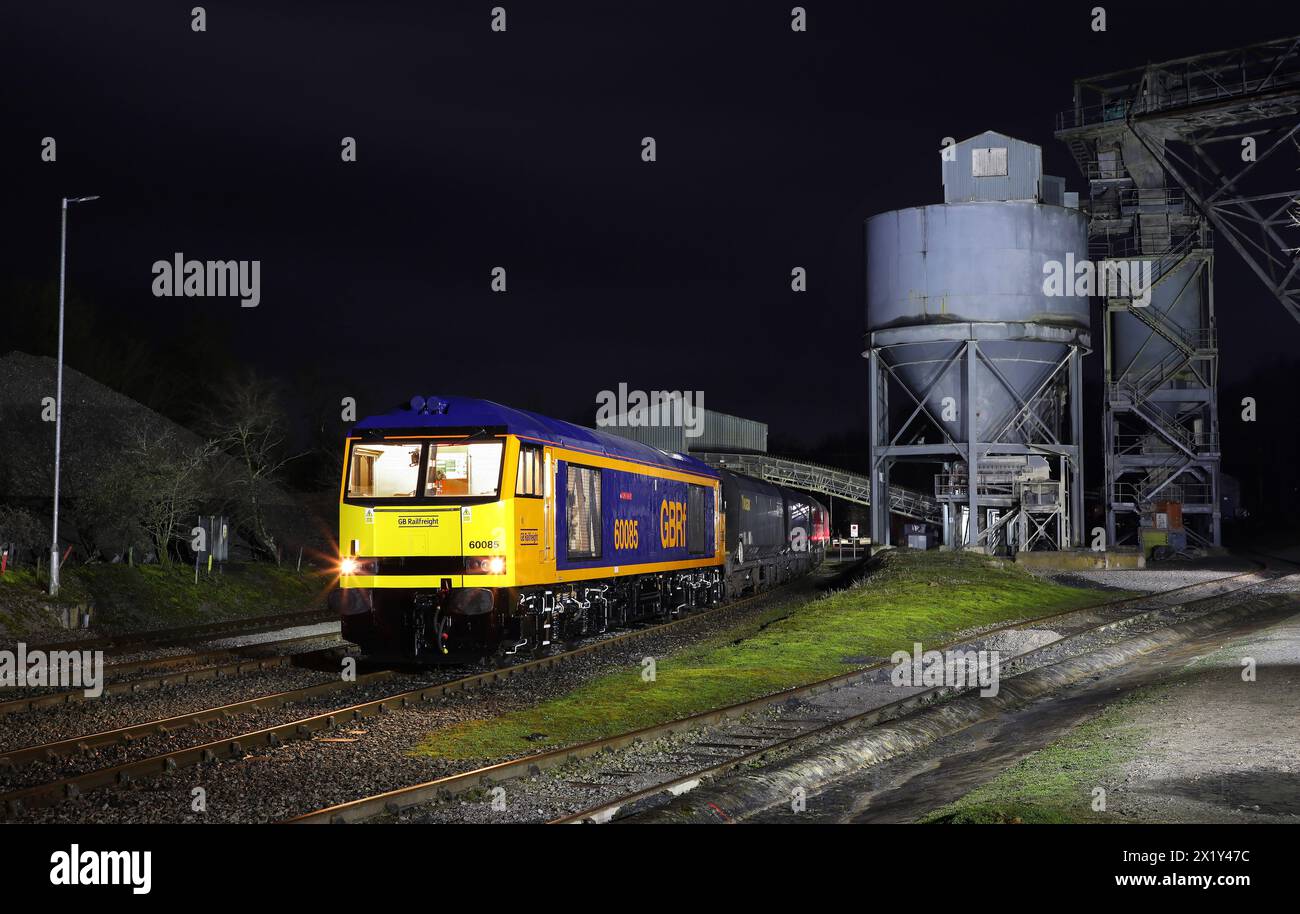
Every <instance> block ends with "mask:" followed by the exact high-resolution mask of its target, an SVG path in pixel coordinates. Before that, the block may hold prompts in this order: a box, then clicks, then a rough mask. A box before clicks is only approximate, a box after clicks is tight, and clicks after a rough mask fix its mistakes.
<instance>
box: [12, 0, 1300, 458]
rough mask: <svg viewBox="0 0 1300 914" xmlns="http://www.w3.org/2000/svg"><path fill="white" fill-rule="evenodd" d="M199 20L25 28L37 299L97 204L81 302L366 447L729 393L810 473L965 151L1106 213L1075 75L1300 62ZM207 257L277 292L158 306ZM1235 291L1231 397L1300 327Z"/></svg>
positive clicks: (537, 19) (29, 240)
mask: <svg viewBox="0 0 1300 914" xmlns="http://www.w3.org/2000/svg"><path fill="white" fill-rule="evenodd" d="M1097 2H1099V0H1097ZM194 5H195V3H194V2H191V0H185V2H133V3H130V4H107V3H101V2H84V3H73V2H64V0H53V2H42V3H30V4H18V3H13V4H7V5H6V6H7V8H6V10H5V14H4V18H5V20H6V21H5V24H4V28H3V29H2V30H0V60H2V61H3V64H2V65H0V66H3V71H4V88H3V91H2V92H0V107H2V109H3V115H2V117H3V123H4V131H3V137H4V143H3V147H4V153H3V154H4V157H5V158H4V166H5V171H6V175H7V178H8V180H7V182H6V192H5V198H4V202H3V204H2V206H0V213H3V231H4V237H3V239H2V240H0V241H2V247H0V250H3V255H2V256H3V273H2V278H3V279H4V280H5V281H6V282H10V283H14V282H18V283H22V282H34V283H51V282H53V281H54V280H55V279H56V278H57V275H58V261H57V254H58V216H59V212H58V201H59V198H60V197H61V196H62V195H64V194H74V195H75V194H90V193H97V194H102V195H103V199H102V200H100V201H98V202H95V203H92V204H88V205H85V206H83V207H81V208H79V209H75V210H74V211H73V219H72V225H73V228H72V232H71V235H70V242H69V244H70V248H69V258H70V259H69V264H70V270H69V283H70V288H71V290H72V292H73V294H74V295H75V296H77V297H78V298H79V299H80V300H83V301H85V302H88V303H89V305H88V307H90V308H92V309H93V312H94V314H95V315H96V318H95V319H96V321H97V325H98V326H99V327H102V328H105V330H106V332H107V330H108V329H109V328H111V330H112V332H113V333H114V334H120V335H122V336H125V337H128V338H130V339H133V340H137V341H140V342H142V343H143V344H145V345H146V347H147V351H152V347H156V349H157V351H158V352H160V353H161V352H165V351H167V350H169V349H171V348H173V347H175V346H178V345H180V344H181V343H182V342H183V341H184V342H186V345H193V344H194V340H195V338H196V336H197V337H200V338H201V341H202V344H203V345H204V346H207V347H208V348H209V349H210V351H212V352H218V353H225V354H226V355H227V356H233V357H234V358H235V359H236V360H237V361H239V362H245V363H248V364H251V365H252V366H254V367H256V368H257V369H258V370H260V371H262V372H264V373H267V374H269V375H274V376H276V377H278V378H280V379H282V381H283V382H284V384H285V385H286V389H291V388H292V389H293V390H295V391H299V392H301V391H302V390H303V389H304V388H306V389H309V390H310V391H311V395H312V396H319V397H320V400H321V402H324V403H331V402H332V403H337V401H338V399H339V398H340V397H341V396H345V395H350V396H354V397H356V398H357V399H358V401H359V403H360V410H361V413H362V414H365V413H367V412H378V411H381V410H383V409H386V408H387V407H388V406H390V405H391V404H392V403H394V402H398V401H404V400H406V399H407V398H409V397H410V395H411V394H413V393H437V392H447V393H461V394H467V395H474V396H483V397H488V398H491V399H496V400H500V401H502V402H505V403H509V404H512V405H517V406H523V407H530V408H533V409H537V410H540V411H543V412H546V413H549V414H552V415H556V416H560V417H564V418H569V419H574V420H578V421H587V422H590V421H591V419H592V414H593V412H594V408H595V397H596V394H597V392H598V391H600V390H602V389H605V388H615V387H617V385H618V384H619V382H626V383H628V384H629V385H631V386H633V387H641V388H646V389H699V390H702V391H704V397H705V400H704V402H705V405H707V406H709V407H712V408H714V409H718V410H722V411H726V412H732V413H736V414H740V415H744V416H749V417H753V418H758V419H762V420H766V421H767V422H769V423H770V424H771V426H772V433H773V435H774V437H776V438H785V439H792V438H798V439H800V440H804V441H818V440H821V439H825V438H829V437H832V436H836V435H843V434H845V433H846V432H851V433H853V434H861V431H862V429H863V427H864V426H865V419H864V417H865V396H864V386H865V377H866V372H865V364H864V362H863V360H862V359H861V358H860V356H859V353H860V352H861V350H862V348H863V344H862V333H863V327H864V317H863V299H864V280H863V276H864V260H865V257H864V233H863V221H864V220H865V219H866V217H868V216H869V215H872V214H874V213H878V212H882V211H885V210H890V209H895V208H899V207H904V206H911V205H917V204H922V203H929V202H939V201H940V200H941V193H942V189H941V185H940V175H939V161H938V157H937V155H936V153H937V151H938V148H939V143H940V140H941V139H942V138H943V137H945V136H952V137H955V138H957V139H959V140H960V139H963V138H965V137H968V136H970V135H972V134H975V133H978V132H980V131H982V130H985V129H990V128H991V129H996V130H999V131H1002V132H1004V133H1008V134H1011V135H1013V136H1016V137H1019V138H1023V139H1026V140H1030V141H1032V142H1035V143H1039V144H1041V145H1043V147H1044V165H1045V170H1046V171H1047V172H1048V173H1052V174H1059V175H1064V176H1066V178H1067V182H1068V185H1067V186H1068V187H1069V189H1072V190H1083V186H1082V182H1081V180H1080V178H1079V175H1078V173H1077V170H1076V169H1075V166H1074V164H1073V162H1072V160H1071V159H1070V158H1069V155H1068V153H1067V150H1066V149H1065V147H1064V146H1063V145H1062V144H1060V143H1058V142H1057V141H1056V140H1055V139H1054V138H1053V136H1052V131H1053V127H1054V116H1055V114H1056V112H1057V111H1059V110H1062V109H1065V108H1067V107H1069V106H1070V104H1071V93H1072V85H1071V83H1072V80H1073V79H1074V78H1075V77H1079V76H1084V75H1088V74H1092V73H1097V72H1105V71H1108V70H1115V69H1122V68H1128V67H1132V66H1136V65H1140V64H1142V63H1144V62H1146V61H1148V60H1161V59H1166V58H1171V57H1178V56H1184V55H1189V54H1194V53H1199V52H1203V51H1210V50H1216V49H1221V48H1228V47H1233V46H1236V45H1241V44H1247V43H1252V42H1256V41H1261V40H1265V39H1270V38H1275V37H1280V36H1283V35H1287V34H1292V33H1295V32H1297V31H1300V17H1296V16H1294V15H1288V14H1287V13H1285V12H1284V10H1285V9H1286V5H1285V4H1278V3H1276V2H1273V3H1239V2H1234V3H1232V4H1213V3H1193V2H1176V3H1144V4H1141V5H1137V4H1121V3H1107V4H1105V6H1106V7H1107V11H1108V26H1109V28H1108V31H1107V32H1105V33H1100V34H1098V33H1094V32H1092V30H1091V28H1090V10H1091V8H1092V7H1093V6H1094V5H1096V3H1095V2H1094V0H1089V2H1084V3H1073V2H1071V3H1052V4H1041V3H1037V4H1032V3H1027V4H998V3H970V2H961V3H948V4H936V3H903V4H897V5H890V4H882V3H862V2H857V3H829V2H817V0H813V2H810V3H805V4H804V5H805V7H806V8H807V11H808V23H809V30H808V32H807V33H806V34H796V33H794V32H792V31H791V29H790V26H789V22H790V8H791V6H792V5H793V4H791V3H768V2H750V3H725V4H724V3H703V4H701V3H688V4H669V3H664V2H658V3H630V2H620V3H608V2H606V3H574V2H568V0H565V2H555V3H538V2H527V3H512V2H509V0H506V2H505V3H504V4H503V5H504V6H505V7H506V9H507V14H508V31H507V32H506V33H504V34H497V33H494V32H492V31H491V30H490V28H489V22H490V10H491V8H492V6H494V5H496V4H494V3H492V2H479V3H467V2H457V3H444V4H433V3H409V4H385V3H364V4H362V3H356V2H349V3H341V2H319V0H318V2H313V3H309V4H267V3H263V2H233V0H214V2H209V3H207V4H205V8H206V12H207V31H206V32H204V33H195V32H193V31H192V30H191V16H190V9H191V7H193V6H194ZM270 6H279V7H280V8H281V10H282V11H278V12H273V11H270V10H269V9H268V8H267V7H270ZM46 136H52V137H54V138H55V139H56V141H57V144H58V146H57V151H58V161H57V163H54V164H49V163H43V162H42V161H41V160H40V149H41V147H40V144H41V140H42V138H43V137H46ZM345 136H351V137H355V138H356V141H357V152H358V161H357V162H356V163H354V164H345V163H343V162H342V161H341V160H340V141H341V139H342V138H343V137H345ZM644 136H653V137H654V138H655V140H656V142H657V152H658V161H657V162H655V163H653V164H647V163H644V162H642V161H641V156H640V153H641V138H642V137H644ZM178 251H180V252H184V254H185V255H186V256H187V257H193V258H198V259H221V260H224V259H257V260H260V261H261V263H262V267H261V270H262V300H261V304H260V306H259V307H257V308H255V309H241V308H240V307H239V303H238V301H237V300H235V299H233V298H224V299H221V298H204V299H166V298H155V297H154V296H153V295H152V294H151V291H150V286H151V282H152V278H153V277H152V274H151V271H150V270H151V265H152V263H153V262H154V261H155V260H159V259H170V258H171V257H172V256H173V255H174V254H175V253H176V252H178ZM494 266H504V267H505V268H506V269H507V271H508V284H509V285H508V292H507V293H506V294H495V293H493V292H492V291H490V288H489V282H490V279H491V276H490V271H491V269H492V268H493V267H494ZM794 266H803V267H805V268H806V269H807V270H808V276H809V291H808V292H807V293H805V294H803V295H799V294H795V293H793V292H791V291H790V270H791V268H792V267H794ZM1217 271H1218V272H1217V278H1218V291H1217V296H1218V303H1219V319H1220V329H1221V340H1222V352H1223V354H1222V365H1223V371H1224V379H1225V382H1227V383H1233V382H1235V381H1241V380H1243V379H1244V378H1246V377H1247V375H1248V372H1249V371H1251V370H1252V369H1253V368H1255V367H1257V366H1259V365H1260V364H1263V363H1265V362H1268V361H1270V360H1273V359H1275V358H1277V357H1279V356H1282V355H1284V354H1289V353H1293V352H1294V351H1295V350H1296V349H1297V344H1300V325H1297V324H1296V323H1295V322H1294V321H1292V320H1291V319H1290V318H1289V317H1287V316H1286V315H1285V314H1284V312H1283V310H1282V308H1281V306H1280V305H1279V304H1278V303H1277V302H1276V301H1274V300H1272V299H1271V298H1270V297H1269V295H1268V293H1267V292H1266V290H1265V289H1264V288H1263V286H1262V284H1260V283H1259V282H1258V281H1257V280H1255V278H1254V277H1253V276H1252V275H1250V274H1249V273H1248V272H1247V271H1246V269H1245V267H1244V266H1242V265H1241V264H1240V261H1239V260H1238V259H1237V257H1236V255H1235V254H1234V253H1233V252H1231V251H1230V250H1228V249H1227V247H1226V245H1225V246H1223V249H1222V250H1221V251H1220V256H1219V259H1218V265H1217ZM8 304H9V307H11V308H14V309H15V310H16V309H17V308H18V307H20V305H19V304H16V300H15V299H13V298H10V300H9V303H8ZM12 319H15V318H14V315H13V314H11V315H10V317H8V318H6V319H5V321H6V323H7V322H9V321H10V320H12ZM1095 329H1097V328H1095ZM3 334H4V329H3V327H0V350H3V349H5V348H8V347H7V346H4V345H3ZM1094 338H1095V339H1096V340H1097V342H1098V344H1099V343H1100V333H1099V332H1096V333H1095V335H1094ZM1090 362H1091V363H1092V366H1093V369H1094V370H1096V368H1097V367H1098V366H1099V363H1100V355H1099V354H1098V355H1094V356H1092V357H1091V358H1090ZM73 364H75V358H73ZM196 374H197V375H200V376H201V375H202V374H203V369H202V368H201V367H199V366H196ZM299 395H301V394H299Z"/></svg>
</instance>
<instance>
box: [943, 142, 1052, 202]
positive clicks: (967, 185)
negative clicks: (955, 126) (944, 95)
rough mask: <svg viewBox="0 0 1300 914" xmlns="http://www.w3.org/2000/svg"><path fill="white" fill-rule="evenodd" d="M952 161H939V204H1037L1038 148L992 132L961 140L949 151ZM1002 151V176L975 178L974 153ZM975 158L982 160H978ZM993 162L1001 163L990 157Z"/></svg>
mask: <svg viewBox="0 0 1300 914" xmlns="http://www.w3.org/2000/svg"><path fill="white" fill-rule="evenodd" d="M952 148H953V149H954V150H955V152H954V153H953V155H952V158H953V160H952V161H951V162H950V161H947V160H946V159H945V160H944V161H943V201H944V202H945V203H975V202H980V201H994V200H1038V199H1039V184H1040V179H1041V178H1042V176H1043V150H1042V147H1041V146H1037V145H1035V144H1033V143H1027V142H1025V141H1024V140H1017V139H1014V138H1013V137H1009V136H1007V135H1006V134H1004V133H998V132H997V131H996V130H986V131H984V132H983V133H981V134H979V135H978V136H973V137H971V138H970V139H966V140H962V141H961V142H960V143H957V144H956V146H954V147H952ZM984 149H995V150H997V149H1005V150H1006V160H1005V161H1006V174H1005V175H991V176H984V177H976V174H975V172H976V169H975V167H974V166H975V163H976V159H977V156H976V150H984ZM979 158H983V157H982V156H980V157H979ZM992 159H993V160H994V161H998V162H1000V161H1001V158H1000V156H998V155H994V156H993V157H992Z"/></svg>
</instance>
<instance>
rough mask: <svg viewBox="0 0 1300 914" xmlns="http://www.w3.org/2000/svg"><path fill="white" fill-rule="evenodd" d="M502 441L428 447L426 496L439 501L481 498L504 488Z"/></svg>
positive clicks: (432, 445) (425, 482)
mask: <svg viewBox="0 0 1300 914" xmlns="http://www.w3.org/2000/svg"><path fill="white" fill-rule="evenodd" d="M502 447H503V445H502V443H501V442H500V441H479V442H474V443H471V444H450V445H444V444H431V445H429V470H428V473H427V475H426V476H425V481H424V494H425V495H427V496H432V497H436V498H454V497H458V496H459V497H468V498H481V497H483V496H493V495H496V494H497V489H498V487H499V486H500V485H501V450H502Z"/></svg>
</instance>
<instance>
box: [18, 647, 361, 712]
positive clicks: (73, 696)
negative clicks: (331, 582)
mask: <svg viewBox="0 0 1300 914" xmlns="http://www.w3.org/2000/svg"><path fill="white" fill-rule="evenodd" d="M328 640H333V641H334V644H332V645H326V646H324V647H322V648H321V649H320V650H321V651H329V650H337V649H339V648H340V647H341V646H342V645H343V644H344V642H342V641H340V640H338V638H337V637H336V636H335V635H332V634H324V635H302V636H299V637H296V638H284V639H281V640H278V641H264V642H260V643H258V644H250V645H248V646H247V647H245V648H223V649H220V650H214V651H202V652H199V653H194V654H181V655H178V656H174V657H163V658H158V659H153V660H133V661H129V662H126V663H118V664H108V665H106V666H105V667H104V674H105V676H106V677H108V676H113V677H118V676H129V675H131V674H135V673H150V672H155V671H175V670H176V669H177V668H178V667H190V668H189V669H183V670H181V671H179V672H158V673H157V674H156V675H153V676H146V677H140V678H135V679H121V680H117V681H114V682H108V683H105V684H104V689H103V692H102V693H101V696H102V695H124V694H135V693H137V692H146V691H153V690H158V689H163V688H166V687H168V686H174V685H189V684H191V683H196V682H206V681H211V680H215V679H228V678H231V677H234V676H242V675H244V674H245V673H252V672H259V671H261V670H272V669H281V668H283V667H287V666H290V665H291V664H293V663H294V662H295V661H296V660H298V659H299V658H301V657H303V656H304V654H295V653H283V654H274V655H273V656H270V657H265V656H257V654H259V653H261V652H262V651H264V650H266V649H268V648H269V649H271V650H274V651H282V650H284V649H286V648H290V647H293V646H295V645H301V644H309V643H312V642H316V641H328ZM249 653H253V654H254V656H251V657H250V656H241V655H247V654H249ZM308 653H313V654H314V653H318V652H316V651H312V652H308ZM212 660H228V662H226V663H216V664H212V663H209V661H212ZM204 664H208V665H206V666H205V665H204ZM89 700H97V699H87V698H86V696H85V691H84V690H83V689H68V690H64V691H50V692H41V693H38V694H34V695H27V696H23V697H21V698H14V699H11V700H9V701H6V702H0V717H4V716H6V715H9V714H24V713H27V712H29V711H36V710H39V709H41V708H57V707H60V706H63V705H70V704H78V703H81V702H84V701H89Z"/></svg>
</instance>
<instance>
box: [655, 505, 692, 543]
mask: <svg viewBox="0 0 1300 914" xmlns="http://www.w3.org/2000/svg"><path fill="white" fill-rule="evenodd" d="M659 542H660V543H661V544H662V545H663V547H664V548H665V549H675V548H677V547H678V546H685V545H686V505H685V504H684V503H683V502H680V501H668V500H667V499H665V500H664V501H662V502H661V503H660V504H659Z"/></svg>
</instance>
